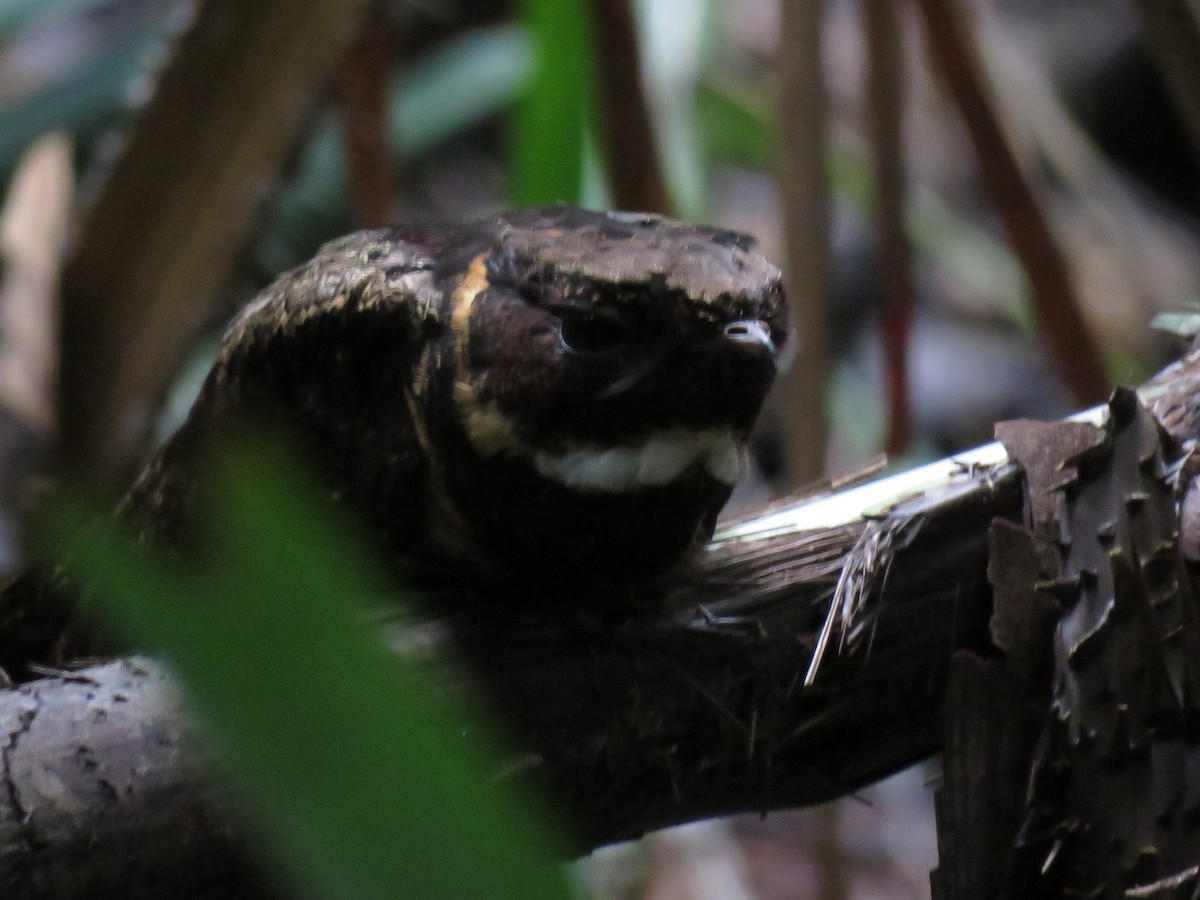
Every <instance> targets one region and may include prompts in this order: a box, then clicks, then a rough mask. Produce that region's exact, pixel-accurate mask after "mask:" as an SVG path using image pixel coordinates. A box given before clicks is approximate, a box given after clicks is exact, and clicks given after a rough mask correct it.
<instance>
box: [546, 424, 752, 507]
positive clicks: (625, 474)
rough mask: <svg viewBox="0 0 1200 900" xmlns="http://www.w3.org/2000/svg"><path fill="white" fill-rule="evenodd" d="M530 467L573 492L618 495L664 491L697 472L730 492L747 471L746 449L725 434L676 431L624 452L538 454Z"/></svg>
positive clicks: (592, 449) (617, 449)
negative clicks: (642, 490)
mask: <svg viewBox="0 0 1200 900" xmlns="http://www.w3.org/2000/svg"><path fill="white" fill-rule="evenodd" d="M532 462H533V465H534V468H536V469H537V470H538V472H540V473H541V474H542V475H544V476H545V477H547V478H550V479H553V480H554V481H557V482H558V483H559V484H563V485H566V486H567V487H569V488H575V489H577V490H581V491H596V492H604V493H613V494H617V493H624V492H626V491H634V490H637V489H638V488H644V487H662V486H664V485H667V484H670V483H671V482H672V481H675V480H676V479H677V478H679V476H680V475H682V474H684V473H685V472H686V471H688V470H689V469H691V468H693V467H696V466H703V467H704V469H705V470H706V471H707V472H708V474H709V475H711V476H712V477H713V478H714V479H716V480H717V481H720V482H721V483H723V484H727V485H731V486H732V485H733V484H734V483H735V482H736V481H737V480H738V478H740V477H741V475H742V473H743V471H745V466H746V449H745V447H743V446H742V444H741V442H740V441H738V440H737V438H736V437H734V435H733V433H732V432H731V431H729V430H727V429H718V428H710V429H706V430H703V431H689V430H687V429H683V428H677V429H672V430H670V431H662V432H659V433H657V434H655V435H653V436H651V437H649V438H647V439H645V440H644V441H642V442H640V443H637V444H629V445H626V446H623V447H610V448H601V447H579V448H577V449H573V450H568V451H567V452H565V453H558V454H554V453H549V452H547V451H545V450H539V451H537V452H536V453H535V454H534V455H533V459H532Z"/></svg>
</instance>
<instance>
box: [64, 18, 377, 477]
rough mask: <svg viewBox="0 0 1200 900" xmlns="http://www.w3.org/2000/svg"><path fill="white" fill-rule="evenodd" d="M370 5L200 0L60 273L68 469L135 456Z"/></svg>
mask: <svg viewBox="0 0 1200 900" xmlns="http://www.w3.org/2000/svg"><path fill="white" fill-rule="evenodd" d="M365 7H366V3H365V0H316V2H311V3H301V4H296V3H290V2H288V0H264V2H261V3H242V2H240V0H206V2H204V3H201V4H200V5H199V7H198V9H197V11H196V13H195V19H194V21H193V23H192V25H191V28H190V29H189V31H188V32H187V33H186V34H185V35H184V36H183V38H182V39H181V40H180V43H179V46H178V47H177V48H176V50H175V53H174V55H173V57H172V58H171V60H170V62H169V64H168V65H167V68H166V69H165V71H163V73H162V74H161V76H160V78H159V80H158V86H157V89H156V91H155V94H154V96H153V98H152V99H151V100H150V103H149V105H148V106H147V107H146V109H145V110H144V111H143V112H142V114H141V115H140V116H139V118H138V120H137V122H136V124H135V126H134V129H133V132H132V134H131V135H130V136H129V140H128V143H127V144H126V145H125V147H124V150H123V152H122V153H121V156H120V158H119V159H118V160H117V162H116V165H115V167H114V169H113V171H112V172H111V174H110V175H109V177H108V179H107V181H106V183H105V185H104V188H103V190H102V191H101V193H100V195H99V197H98V198H97V199H96V202H95V204H94V205H93V206H92V208H91V210H90V213H89V214H88V216H87V218H86V220H85V222H84V225H83V229H82V232H81V234H80V237H79V241H78V244H77V247H76V250H75V253H74V255H73V256H72V257H71V259H70V260H69V261H68V264H67V267H66V271H65V273H64V282H63V296H62V323H61V331H60V334H61V348H62V356H61V359H62V362H61V370H60V375H59V420H60V423H61V446H60V450H61V458H62V464H63V466H64V468H65V469H66V470H68V471H70V472H73V473H76V474H91V475H100V476H104V477H108V478H113V479H114V480H118V479H119V478H120V476H121V474H122V472H123V470H125V469H127V468H128V467H129V465H130V463H131V461H132V460H133V458H134V457H135V455H136V451H137V449H138V448H139V445H140V442H141V441H142V440H143V439H144V436H145V433H146V430H147V427H148V425H149V422H150V416H151V414H152V411H153V407H154V404H155V401H156V400H157V398H158V397H159V396H160V394H161V392H162V391H163V389H164V386H165V384H166V382H167V380H168V378H169V377H170V375H171V374H172V373H173V372H174V370H175V367H176V366H177V365H178V364H179V360H180V356H181V354H182V352H183V349H184V347H185V345H186V342H187V340H188V339H189V338H191V337H192V336H193V333H194V331H195V329H196V328H197V327H198V325H199V323H201V322H203V321H204V319H205V317H206V316H207V315H208V313H209V307H210V305H211V304H212V302H213V298H214V296H215V295H216V293H217V291H218V290H219V289H220V287H221V286H222V285H223V284H224V282H225V279H226V278H227V277H228V275H229V273H230V271H231V270H232V266H233V262H234V258H235V255H236V253H237V251H238V250H239V248H240V247H241V246H242V244H243V242H244V241H245V239H246V236H247V234H248V233H249V229H250V227H251V225H252V224H253V221H254V217H255V214H256V213H257V211H258V210H259V208H260V206H261V204H262V203H263V201H264V200H265V199H266V196H267V194H268V192H269V191H270V188H271V186H272V184H273V183H274V182H275V180H276V178H277V177H278V173H279V170H280V167H281V166H282V165H283V163H284V160H285V158H286V156H287V154H288V152H289V151H290V150H291V148H292V146H293V145H294V143H295V141H296V138H297V136H298V135H299V133H300V129H301V126H302V125H303V124H304V122H305V120H306V119H307V117H308V115H309V113H310V110H311V108H312V104H313V101H314V100H315V99H316V97H317V94H318V92H319V91H320V90H321V88H322V87H323V85H324V84H325V82H326V80H327V78H328V77H329V74H330V73H331V72H332V71H333V68H334V66H336V64H337V62H338V61H339V60H340V59H341V58H342V57H343V56H344V54H345V50H346V48H347V47H348V46H349V44H350V42H351V40H353V38H354V36H355V35H356V34H357V33H358V30H359V22H360V21H361V18H362V13H363V11H364V9H365ZM214 74H219V76H220V77H214Z"/></svg>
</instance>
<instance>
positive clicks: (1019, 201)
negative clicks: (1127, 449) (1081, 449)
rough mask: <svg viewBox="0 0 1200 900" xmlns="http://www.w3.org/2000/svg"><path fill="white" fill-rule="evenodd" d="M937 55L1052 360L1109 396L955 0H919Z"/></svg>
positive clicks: (1081, 394) (1080, 392)
mask: <svg viewBox="0 0 1200 900" xmlns="http://www.w3.org/2000/svg"><path fill="white" fill-rule="evenodd" d="M915 2H916V5H917V9H918V11H919V12H920V14H921V19H922V21H923V23H924V27H925V34H926V37H927V44H928V48H929V56H930V59H931V61H932V63H933V66H934V68H935V69H936V70H937V72H938V74H939V75H940V76H941V79H942V81H943V83H944V84H945V85H946V88H947V89H948V90H949V92H950V95H951V97H952V98H953V100H954V103H955V105H956V106H957V107H958V111H959V113H960V114H961V115H962V118H963V123H964V124H965V125H966V128H967V132H968V134H969V135H970V137H971V143H972V144H974V146H975V154H976V156H977V157H978V159H979V167H980V176H981V177H982V179H983V183H984V186H985V187H986V188H987V190H988V193H989V194H991V197H992V202H993V204H995V207H996V211H997V212H998V213H999V215H1000V219H1001V221H1002V222H1003V224H1004V229H1005V232H1006V233H1007V235H1008V240H1009V243H1010V244H1011V246H1012V248H1013V252H1014V253H1015V254H1016V256H1017V258H1018V259H1019V260H1020V262H1021V265H1022V266H1023V267H1024V269H1025V274H1026V277H1027V278H1028V279H1029V289H1030V293H1031V299H1032V303H1033V314H1034V318H1035V320H1036V321H1037V325H1038V333H1039V336H1040V337H1041V340H1042V343H1043V344H1044V345H1045V347H1046V350H1047V353H1048V355H1049V357H1050V360H1051V362H1052V364H1053V365H1054V367H1055V369H1056V370H1057V372H1058V375H1059V377H1060V378H1062V380H1063V384H1064V385H1066V387H1067V389H1068V390H1070V392H1071V394H1072V396H1073V397H1074V398H1075V400H1076V402H1078V403H1079V404H1081V405H1091V404H1095V403H1099V402H1101V401H1102V400H1104V398H1105V397H1106V396H1108V391H1109V384H1108V378H1107V376H1106V375H1105V372H1104V362H1103V358H1102V356H1101V354H1100V350H1099V348H1098V347H1097V346H1096V343H1095V340H1094V339H1093V338H1092V336H1091V333H1090V332H1089V331H1088V327H1087V323H1086V322H1085V321H1084V319H1083V316H1082V315H1081V313H1080V304H1079V299H1078V297H1077V296H1076V293H1075V287H1074V285H1073V283H1072V281H1071V276H1070V273H1069V271H1068V269H1067V263H1066V261H1065V260H1064V258H1063V256H1062V253H1061V252H1060V251H1059V249H1058V245H1057V243H1056V242H1055V240H1054V235H1053V234H1052V233H1051V232H1050V227H1049V225H1047V223H1046V220H1045V218H1044V217H1043V215H1042V212H1041V210H1040V209H1039V207H1038V204H1037V200H1036V198H1035V197H1034V195H1033V191H1032V189H1031V188H1030V186H1029V184H1028V183H1027V182H1026V180H1025V178H1024V176H1023V175H1022V173H1021V169H1020V167H1019V166H1018V164H1017V160H1016V158H1015V156H1014V155H1013V152H1012V148H1011V147H1010V146H1009V144H1008V141H1007V140H1006V139H1005V136H1004V133H1003V131H1002V129H1001V127H1000V123H999V121H998V119H997V117H996V112H995V110H993V109H992V106H991V104H990V103H989V102H988V96H987V92H986V90H985V88H984V85H983V76H982V74H981V73H980V72H979V70H978V68H977V66H976V64H975V54H974V50H973V45H972V40H971V35H970V34H969V33H968V32H967V30H966V28H965V26H964V25H963V22H962V18H961V16H960V14H959V10H958V9H957V8H956V5H955V2H954V0H915Z"/></svg>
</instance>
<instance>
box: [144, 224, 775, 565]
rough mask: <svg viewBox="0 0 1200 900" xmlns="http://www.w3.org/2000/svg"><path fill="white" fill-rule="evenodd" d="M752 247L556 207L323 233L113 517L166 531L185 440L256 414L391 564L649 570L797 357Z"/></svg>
mask: <svg viewBox="0 0 1200 900" xmlns="http://www.w3.org/2000/svg"><path fill="white" fill-rule="evenodd" d="M753 245H754V241H753V240H752V239H751V238H749V237H748V236H746V235H744V234H741V233H738V232H734V231H728V230H724V229H720V228H705V227H696V226H692V225H687V224H683V223H680V222H676V221H672V220H669V219H666V218H662V217H659V216H654V215H644V214H632V213H617V212H612V213H602V212H589V211H585V210H580V209H576V208H572V207H567V206H550V207H543V208H537V209H530V210H525V211H521V212H513V213H507V214H503V215H499V216H496V217H494V218H491V219H487V220H482V221H478V222H472V223H468V224H463V225H456V226H413V227H401V228H389V229H381V230H374V231H364V232H359V233H356V234H351V235H348V236H346V237H343V238H340V239H338V240H335V241H332V242H330V243H328V244H326V245H325V246H324V247H323V248H322V249H321V250H320V252H319V253H318V254H317V256H316V257H315V258H313V259H312V260H311V261H309V262H308V263H305V264H304V265H302V266H300V267H299V268H297V269H295V270H293V271H291V272H288V273H286V274H284V275H282V276H281V277H280V278H279V279H278V280H277V281H276V282H275V283H274V284H272V285H271V286H270V287H268V288H266V289H265V290H264V291H263V292H262V293H261V294H260V295H259V296H258V297H257V298H256V299H255V300H254V301H253V302H252V303H250V305H249V306H247V307H246V308H245V309H244V310H243V311H242V312H241V314H240V315H239V316H238V317H237V318H236V320H235V321H234V322H233V324H232V326H231V327H230V328H229V330H228V332H227V334H226V335H225V338H224V342H223V345H222V349H221V351H220V354H219V357H218V359H217V361H216V363H215V365H214V366H213V369H212V371H211V372H210V373H209V375H208V378H207V380H206V381H205V383H204V386H203V388H202V390H201V392H200V394H199V397H198V399H197V400H196V402H195V405H194V407H193V408H192V410H191V413H190V415H189V416H188V418H187V420H186V422H185V424H184V425H183V426H182V427H181V428H180V430H179V431H178V432H177V433H176V434H175V435H174V436H173V437H172V438H171V439H170V440H169V441H168V442H167V443H166V444H165V446H164V447H163V448H162V449H161V450H160V452H159V453H158V454H157V456H156V457H155V458H154V459H153V460H152V461H151V463H150V465H149V466H148V467H147V468H146V470H145V471H144V473H143V474H142V476H141V478H140V479H139V480H138V481H137V483H136V484H135V486H134V487H133V488H132V490H131V491H130V493H129V495H128V496H127V498H126V500H125V503H124V514H125V515H126V516H128V517H130V518H131V519H132V521H133V522H134V523H135V525H137V527H138V528H139V529H140V530H141V532H142V534H143V536H144V537H146V538H147V539H149V540H158V541H166V542H168V543H169V542H171V541H177V540H179V536H180V535H181V534H184V533H186V532H187V530H188V529H189V528H191V527H192V519H193V518H194V510H195V503H196V500H195V498H194V497H193V496H192V495H193V492H194V486H193V483H194V481H195V478H194V472H193V471H192V469H193V467H194V465H196V464H197V463H196V460H197V458H198V455H199V454H198V450H197V448H198V447H200V446H201V445H206V444H209V443H212V442H213V441H214V439H216V440H219V436H220V435H221V433H222V431H223V430H225V429H231V428H232V427H233V426H234V423H239V422H245V421H247V420H251V421H253V420H256V419H258V418H260V417H264V416H265V417H269V418H270V420H271V421H272V422H274V423H276V424H279V425H282V427H283V428H284V430H286V431H287V432H289V433H290V435H291V437H292V438H293V439H294V440H295V441H296V442H298V443H299V444H300V445H301V446H302V448H303V450H304V452H305V453H307V454H308V456H309V458H310V461H311V462H312V463H313V464H314V465H315V467H316V470H317V471H318V472H319V473H320V474H321V477H322V478H323V480H324V483H325V487H326V488H327V490H328V494H329V496H330V497H331V498H333V499H334V501H335V502H336V503H338V504H340V505H343V506H345V507H347V508H348V509H349V510H350V512H351V513H352V514H353V515H354V516H355V517H357V519H358V520H359V521H360V523H361V524H362V525H363V526H364V527H365V529H366V533H368V534H370V535H372V536H374V537H375V538H376V539H377V540H378V542H379V544H380V548H379V549H380V550H381V551H382V552H383V553H384V554H386V556H387V558H388V559H389V560H391V561H393V562H395V563H396V564H397V565H401V566H406V567H409V568H413V567H415V568H416V569H417V570H425V571H430V572H437V571H456V572H463V573H469V574H470V575H471V576H472V577H474V578H480V579H486V580H488V581H490V582H496V583H514V584H541V583H554V584H563V583H567V584H579V583H587V584H605V583H612V584H616V583H628V582H632V581H635V580H639V579H643V578H647V577H650V576H653V575H656V574H658V573H662V572H664V571H666V570H668V569H669V568H670V567H671V566H672V565H674V564H675V563H677V562H678V561H680V560H682V559H683V558H685V557H686V556H687V554H688V553H689V551H691V550H693V549H694V548H696V547H698V546H700V545H701V544H703V543H704V542H705V541H706V540H707V539H708V538H709V537H710V536H711V534H712V531H713V526H714V523H715V521H716V516H717V513H718V512H719V511H720V509H721V507H722V506H723V504H724V503H725V501H726V500H727V499H728V497H729V494H730V490H731V488H732V486H733V484H734V482H735V481H736V480H737V478H738V476H739V474H740V473H741V471H742V468H743V465H744V460H745V456H746V442H747V438H748V435H749V432H750V429H751V426H752V425H753V424H754V420H755V417H756V416H757V414H758V412H759V408H760V406H761V405H762V402H763V398H764V397H765V395H766V393H767V390H768V388H769V387H770V386H771V383H772V381H773V379H774V377H775V374H776V372H777V370H778V369H779V368H780V366H781V363H782V360H783V359H784V357H785V356H786V354H787V352H788V351H789V350H790V344H791V341H792V338H791V336H790V334H789V327H788V321H787V309H786V305H785V303H784V296H783V290H782V287H781V284H780V273H779V270H778V269H777V268H776V267H775V266H774V265H772V264H771V263H769V262H768V261H767V260H766V259H764V258H763V257H762V256H761V255H759V254H757V253H755V252H754V251H753V249H752V248H753Z"/></svg>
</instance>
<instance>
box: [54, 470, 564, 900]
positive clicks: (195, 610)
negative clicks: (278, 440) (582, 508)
mask: <svg viewBox="0 0 1200 900" xmlns="http://www.w3.org/2000/svg"><path fill="white" fill-rule="evenodd" d="M240 449H241V451H242V452H239V453H237V454H235V455H232V456H231V457H230V458H229V459H230V462H229V464H228V465H227V466H224V467H222V468H221V470H220V475H219V477H218V478H216V479H215V483H216V488H215V491H214V492H213V494H212V496H214V497H219V498H220V512H221V515H220V519H219V527H218V528H217V529H216V530H215V533H216V535H217V539H216V540H215V542H214V546H213V547H212V551H213V552H211V554H210V557H211V559H212V560H215V561H216V562H215V563H214V564H213V565H211V566H208V567H206V568H205V569H204V571H203V572H200V573H191V574H189V575H187V576H184V575H182V574H181V573H180V572H178V571H174V570H172V569H170V568H168V567H166V566H165V565H163V564H162V563H161V562H160V561H156V560H154V559H152V558H149V557H148V556H146V555H145V554H144V553H141V552H138V551H135V550H133V549H131V547H130V545H129V544H128V543H126V542H124V541H122V540H119V539H117V538H115V537H114V536H112V535H111V534H107V533H104V534H98V533H97V531H96V529H95V528H88V527H86V526H84V525H83V524H82V523H83V522H86V521H87V519H86V518H85V517H83V516H81V515H79V514H74V515H71V514H64V515H63V516H61V517H60V520H59V526H60V527H59V530H60V534H65V535H67V537H66V538H65V539H64V543H63V546H61V547H60V548H59V549H61V550H64V551H66V552H67V553H68V554H69V556H70V557H71V558H72V559H73V560H74V563H75V565H76V568H77V571H78V573H79V574H80V575H81V576H82V577H83V578H84V580H85V581H86V582H87V583H89V584H90V585H92V586H93V587H94V589H95V590H96V591H97V592H98V593H99V594H100V595H101V597H102V598H103V599H104V600H105V601H106V602H107V603H109V604H110V609H111V610H112V612H113V613H114V614H115V617H116V620H117V621H118V622H119V623H121V624H122V625H123V627H124V628H125V629H126V630H128V631H129V633H131V634H132V635H133V636H135V637H136V638H137V639H139V640H140V641H142V642H144V643H145V644H147V645H148V646H150V647H153V648H157V649H158V650H159V651H161V653H162V654H163V655H164V656H165V657H166V658H167V659H168V660H169V661H170V663H171V664H172V665H173V666H174V668H175V670H176V671H177V673H178V674H179V676H180V677H181V679H182V681H183V684H184V687H185V690H186V691H187V693H188V695H189V697H190V698H191V700H192V703H193V707H194V708H195V709H196V711H197V712H198V713H199V715H200V717H201V718H202V719H203V720H204V721H206V722H207V723H208V724H209V726H210V727H211V729H212V731H213V732H214V734H215V735H216V736H217V737H218V738H219V739H220V741H221V744H222V746H223V749H224V750H225V751H226V758H227V760H228V763H229V768H230V770H231V773H232V775H233V776H234V777H235V778H237V779H238V780H239V782H240V786H241V788H242V791H243V794H242V796H245V797H246V798H247V800H248V804H249V806H250V808H251V811H252V812H253V813H255V814H256V818H257V821H258V822H259V823H260V826H261V829H262V831H263V833H264V834H266V835H267V836H268V837H270V838H272V839H273V840H272V844H273V848H274V851H275V854H276V856H277V857H278V858H279V859H281V860H283V861H284V862H285V863H286V864H287V867H288V869H289V871H290V872H291V874H292V876H293V881H294V883H295V885H297V886H298V887H299V888H302V889H303V890H305V891H306V892H307V893H308V894H310V895H312V896H320V897H329V898H335V897H336V898H343V900H344V898H380V900H382V898H395V897H456V898H472V897H474V898H493V897H522V898H543V897H545V898H550V897H564V896H567V889H566V883H565V878H564V874H563V872H562V870H561V867H559V866H556V865H554V864H553V863H551V862H550V860H551V859H552V858H553V853H554V842H553V841H552V840H550V839H549V837H548V832H547V831H546V829H544V828H542V827H538V825H537V824H536V823H538V822H540V818H539V816H538V815H536V814H535V813H536V812H537V811H535V810H533V809H531V808H530V805H529V804H525V805H522V804H521V803H520V802H519V801H518V798H516V797H515V796H514V795H513V792H512V791H510V790H508V789H506V786H505V785H503V784H501V783H499V782H497V780H496V779H495V777H494V774H495V772H496V771H497V770H498V767H499V763H498V762H496V761H495V760H494V759H493V760H489V759H488V756H487V754H486V753H485V752H484V747H485V746H487V745H485V744H484V743H483V741H485V740H486V738H487V737H488V730H487V729H486V728H484V727H482V725H481V724H480V718H479V716H478V715H477V714H474V712H473V711H469V710H467V709H465V708H464V706H465V704H463V703H459V702H454V698H449V697H447V696H446V695H445V693H444V691H443V690H441V689H439V685H438V684H437V683H435V682H434V680H433V679H432V678H431V677H430V676H429V673H428V672H426V671H423V670H421V669H419V668H417V666H416V665H415V664H413V663H411V662H405V661H402V660H400V659H398V658H396V657H395V656H394V655H392V654H390V653H389V652H388V651H387V650H386V649H385V648H384V646H383V643H382V641H381V640H379V639H378V638H377V636H373V635H371V634H370V633H369V631H368V629H367V628H366V627H365V626H364V624H363V620H364V618H365V617H364V615H363V612H364V608H363V606H362V603H363V600H364V598H366V597H368V596H372V595H377V593H378V589H379V586H380V584H381V582H380V581H379V579H376V578H373V577H372V576H371V575H370V574H369V573H370V571H371V568H370V566H369V565H367V564H366V562H365V560H364V559H363V555H362V552H361V550H360V545H357V544H355V543H354V542H353V541H350V540H349V539H347V537H346V536H345V534H344V533H341V532H339V531H337V530H335V529H334V528H333V527H332V526H331V525H330V524H329V523H328V522H326V521H324V520H323V519H322V518H320V517H319V516H318V515H317V514H316V513H315V510H316V509H318V508H319V507H318V506H317V504H316V503H315V501H314V500H313V497H314V496H315V495H314V494H313V493H312V492H311V491H310V490H309V488H310V486H309V485H308V484H307V483H305V482H303V481H302V480H299V479H297V478H296V477H295V476H294V475H293V474H292V473H291V469H290V467H289V466H288V465H287V457H286V455H283V456H282V457H281V456H280V454H278V453H267V452H264V451H262V450H261V449H260V450H257V451H254V452H247V448H245V447H243V448H240ZM534 848H538V850H535V849H534Z"/></svg>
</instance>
